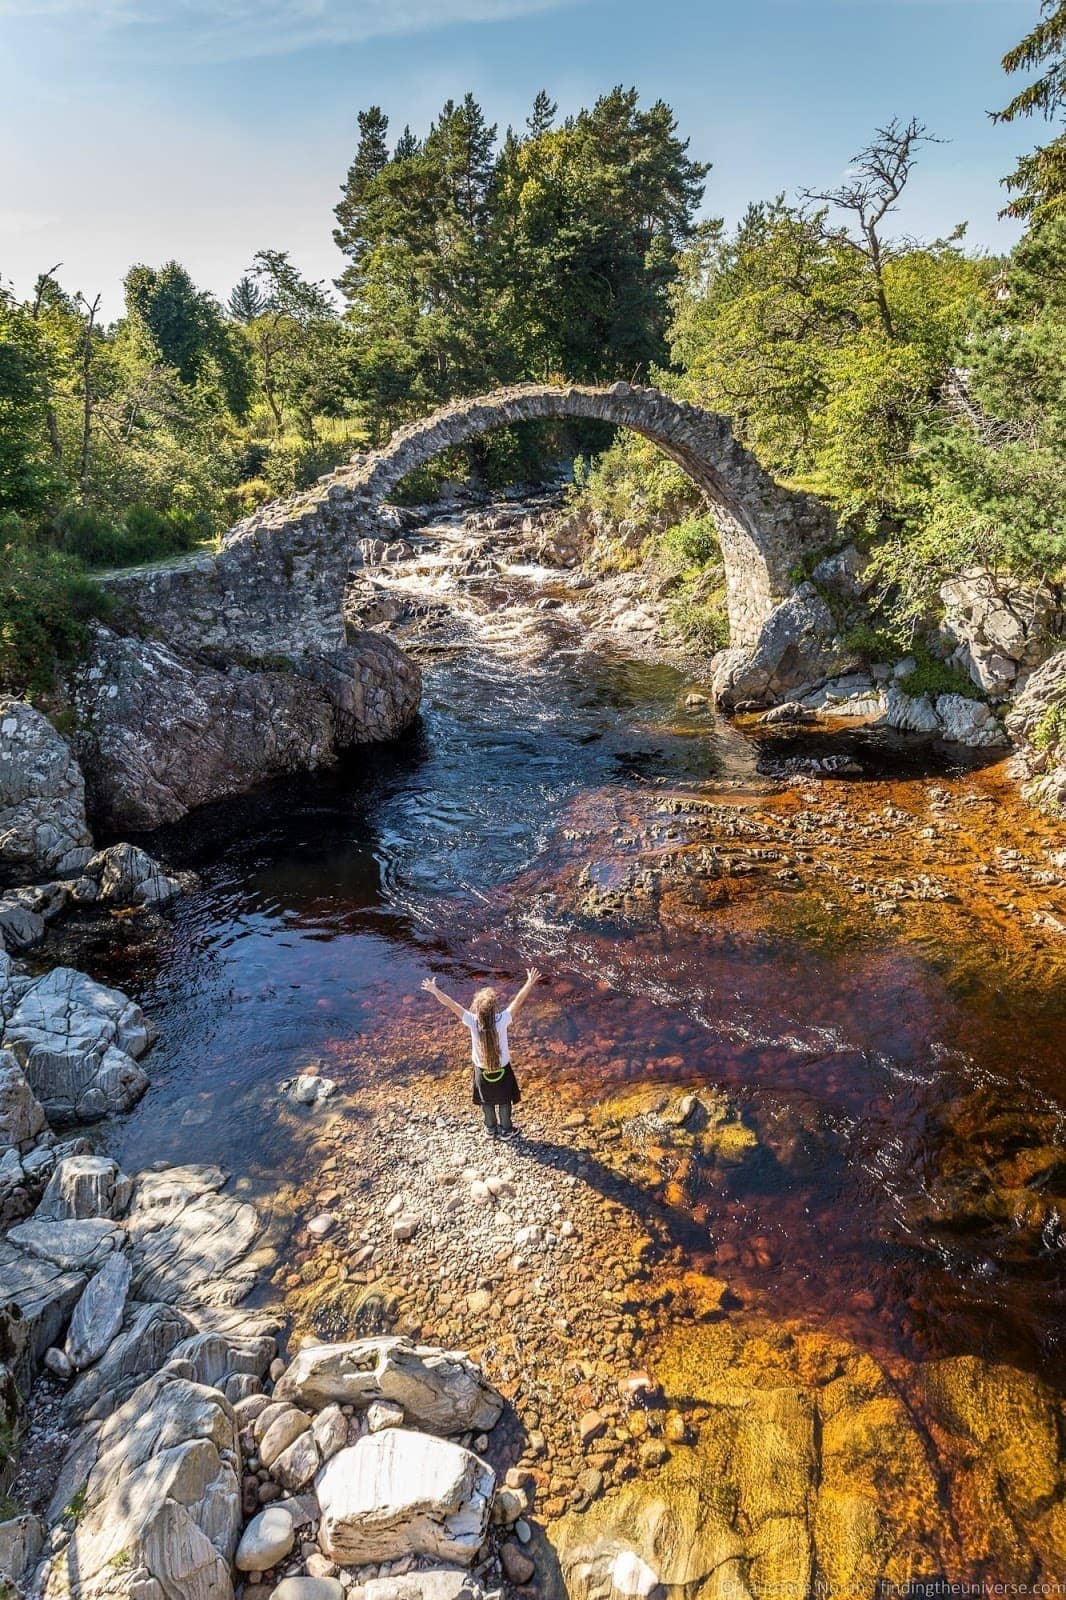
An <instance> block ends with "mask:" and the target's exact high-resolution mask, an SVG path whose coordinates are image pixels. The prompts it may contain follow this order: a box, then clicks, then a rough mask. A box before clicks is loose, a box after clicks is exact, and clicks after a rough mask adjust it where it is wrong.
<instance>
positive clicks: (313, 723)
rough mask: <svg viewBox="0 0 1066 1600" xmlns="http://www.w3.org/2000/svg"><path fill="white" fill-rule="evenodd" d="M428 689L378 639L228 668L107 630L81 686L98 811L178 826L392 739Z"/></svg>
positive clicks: (144, 823) (84, 738)
mask: <svg viewBox="0 0 1066 1600" xmlns="http://www.w3.org/2000/svg"><path fill="white" fill-rule="evenodd" d="M419 693H420V682H419V675H418V669H417V667H416V666H414V664H413V663H411V662H409V661H408V660H407V658H406V657H405V656H404V655H403V654H402V652H401V651H400V650H398V649H397V648H396V646H395V645H393V644H391V643H390V642H389V641H388V640H385V639H380V638H378V637H376V636H373V637H372V636H360V637H359V638H358V639H357V641H356V643H355V644H353V645H352V646H350V647H348V648H345V649H342V650H337V651H333V652H331V653H330V654H328V655H324V656H320V657H293V658H291V659H289V658H285V659H284V660H282V661H279V662H278V663H277V664H276V665H274V664H272V665H270V666H265V665H263V666H250V665H242V664H238V663H236V662H233V661H231V662H230V663H229V664H228V665H227V666H225V668H224V669H220V668H217V667H213V666H208V665H206V664H205V663H203V662H201V661H199V660H196V661H194V660H193V659H191V658H189V657H186V656H182V655H180V654H178V653H177V652H176V651H174V650H172V649H170V648H169V647H168V646H167V645H166V644H164V643H162V642H161V641H159V640H144V639H133V638H123V637H120V636H119V635H117V634H115V633H112V632H111V631H110V630H109V629H106V628H101V629H99V630H98V632H97V635H96V641H95V645H94V649H93V654H92V658H91V660H90V662H89V663H88V665H87V666H86V667H85V668H83V669H82V670H81V672H80V673H79V674H78V676H77V678H76V681H75V685H74V695H75V701H76V704H77V707H78V713H79V733H78V745H77V747H78V754H79V756H80V758H81V761H82V765H83V766H84V768H85V774H86V782H87V789H88V799H89V808H90V811H91V813H92V814H93V815H94V816H95V817H97V818H99V819H100V821H102V822H104V823H106V824H107V825H108V826H110V827H115V828H138V829H145V828H155V827H158V826H159V824H160V823H163V822H174V821H176V820H177V819H178V818H179V817H183V816H184V815H185V814H186V812H188V811H190V810H192V809H193V807H195V806H199V805H203V804H205V803H206V802H207V801H209V800H218V799H221V798H222V797H223V796H225V795H233V794H241V793H243V792H244V791H245V790H247V789H250V788H252V787H254V785H256V784H258V783H261V782H262V781H263V780H264V779H266V778H270V777H274V776H277V775H279V774H281V773H286V772H299V771H308V770H314V769H315V768H318V767H323V766H327V765H329V764H330V763H331V762H333V761H334V760H335V759H336V756H337V752H338V751H339V750H340V749H341V748H343V747H344V746H347V745H351V744H357V743H362V742H365V741H367V740H374V739H385V738H392V737H394V736H395V735H396V734H398V733H400V732H401V731H402V730H403V729H404V728H405V727H406V726H407V725H408V723H410V721H411V720H412V718H413V717H414V715H415V712H416V711H417V709H418V700H419Z"/></svg>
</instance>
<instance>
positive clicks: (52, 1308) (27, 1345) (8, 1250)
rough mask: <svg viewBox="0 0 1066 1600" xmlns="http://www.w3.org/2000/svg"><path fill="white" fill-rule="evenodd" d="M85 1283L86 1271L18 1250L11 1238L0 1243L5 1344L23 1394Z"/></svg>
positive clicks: (0, 1335) (0, 1320)
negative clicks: (62, 1265) (69, 1268)
mask: <svg viewBox="0 0 1066 1600" xmlns="http://www.w3.org/2000/svg"><path fill="white" fill-rule="evenodd" d="M85 1281H86V1280H85V1274H84V1273H81V1272H70V1271H66V1270H64V1269H63V1268H62V1267H58V1266H57V1265H56V1264H55V1262H54V1261H49V1260H41V1259H40V1258H38V1257H36V1256H32V1255H30V1254H28V1253H26V1252H24V1251H22V1250H19V1249H17V1248H16V1247H15V1245H14V1244H13V1243H12V1241H11V1238H10V1235H9V1236H8V1238H7V1239H0V1344H2V1347H3V1348H4V1350H5V1356H4V1359H5V1361H7V1362H8V1363H9V1365H10V1366H11V1367H12V1369H13V1371H14V1373H15V1377H16V1378H17V1380H18V1382H19V1386H20V1387H21V1388H22V1389H23V1390H24V1391H28V1389H29V1387H30V1383H31V1382H32V1379H33V1377H34V1375H35V1373H36V1370H37V1366H38V1364H39V1363H40V1362H41V1361H42V1360H43V1359H44V1353H45V1351H46V1350H48V1349H49V1348H50V1346H52V1345H54V1344H55V1343H56V1341H57V1339H59V1338H60V1335H61V1333H62V1330H63V1328H65V1327H66V1324H67V1321H68V1319H69V1317H70V1314H71V1312H72V1311H73V1309H74V1307H75V1305H76V1304H77V1302H78V1299H79V1297H80V1295H81V1292H82V1290H83V1289H84V1287H85Z"/></svg>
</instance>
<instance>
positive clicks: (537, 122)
mask: <svg viewBox="0 0 1066 1600" xmlns="http://www.w3.org/2000/svg"><path fill="white" fill-rule="evenodd" d="M558 109H559V107H558V106H557V105H556V103H555V101H554V100H553V99H552V98H551V96H550V95H549V93H548V91H547V89H541V90H539V91H538V93H537V98H536V99H535V100H534V102H533V110H532V111H531V112H530V114H529V116H528V117H527V118H526V127H527V128H528V129H529V137H530V138H531V139H539V138H540V136H541V134H542V133H547V132H548V129H549V128H550V127H551V125H552V123H553V122H554V121H555V114H556V112H557V111H558Z"/></svg>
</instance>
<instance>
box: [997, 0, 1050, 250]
mask: <svg viewBox="0 0 1066 1600" xmlns="http://www.w3.org/2000/svg"><path fill="white" fill-rule="evenodd" d="M1040 16H1041V20H1040V21H1039V22H1038V23H1037V25H1036V27H1035V28H1033V29H1032V30H1031V32H1029V33H1027V34H1026V36H1025V38H1024V39H1022V40H1020V41H1019V43H1018V44H1016V45H1015V46H1014V48H1013V50H1008V51H1007V54H1006V55H1005V56H1004V57H1003V69H1004V71H1005V72H1009V73H1014V72H1029V71H1032V70H1033V69H1034V68H1044V69H1045V70H1044V71H1042V72H1041V73H1040V74H1039V76H1038V77H1036V78H1034V80H1033V81H1032V82H1031V83H1028V84H1026V86H1025V88H1024V89H1021V90H1019V92H1018V93H1017V94H1016V95H1015V96H1014V98H1013V100H1011V101H1010V103H1009V104H1008V105H1006V106H1004V108H1003V110H1002V111H997V112H994V113H993V120H994V121H996V122H1014V121H1015V120H1016V119H1017V118H1018V117H1032V116H1042V117H1044V118H1045V119H1046V120H1047V121H1048V122H1062V121H1064V120H1066V0H1042V3H1041V6H1040ZM1003 183H1004V185H1005V187H1006V188H1007V189H1008V190H1010V191H1012V193H1013V195H1014V198H1013V199H1012V200H1011V202H1010V204H1009V205H1007V206H1006V207H1004V210H1003V213H1002V214H1003V215H1004V216H1010V217H1026V218H1031V219H1033V220H1036V221H1040V220H1043V219H1044V218H1046V217H1049V216H1053V215H1054V216H1061V215H1063V214H1066V133H1061V134H1059V136H1058V138H1057V139H1053V140H1052V141H1051V142H1050V144H1046V145H1039V146H1038V147H1037V149H1036V150H1034V151H1032V152H1031V153H1030V154H1029V155H1025V156H1022V157H1021V158H1020V160H1019V161H1018V164H1017V166H1016V167H1015V169H1014V171H1013V172H1012V173H1011V174H1010V176H1009V177H1006V178H1004V179H1003Z"/></svg>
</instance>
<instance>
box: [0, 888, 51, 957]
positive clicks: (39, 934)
mask: <svg viewBox="0 0 1066 1600" xmlns="http://www.w3.org/2000/svg"><path fill="white" fill-rule="evenodd" d="M44 935H45V920H44V917H43V916H42V915H41V913H40V912H39V911H34V910H33V909H32V908H31V907H30V906H28V905H26V904H25V902H24V901H22V900H20V899H17V898H16V896H15V895H14V894H6V895H4V897H3V899H0V943H2V944H3V946H4V949H5V950H10V951H11V952H12V954H13V955H21V953H22V952H23V951H24V950H32V949H33V948H34V946H35V945H38V944H40V942H41V940H42V939H43V938H44Z"/></svg>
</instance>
